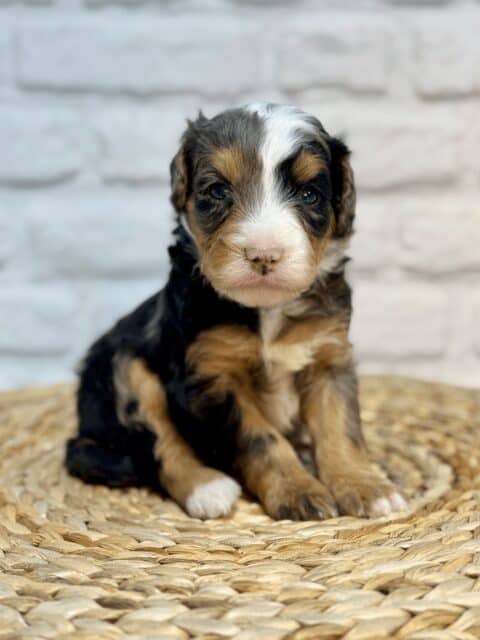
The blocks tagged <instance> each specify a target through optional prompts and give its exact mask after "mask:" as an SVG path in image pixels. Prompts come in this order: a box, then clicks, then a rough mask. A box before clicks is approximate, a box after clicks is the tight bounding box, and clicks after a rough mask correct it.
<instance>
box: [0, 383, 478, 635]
mask: <svg viewBox="0 0 480 640" xmlns="http://www.w3.org/2000/svg"><path fill="white" fill-rule="evenodd" d="M73 391H74V390H73V387H72V386H70V385H58V386H52V387H47V388H32V389H24V390H19V391H12V392H4V393H2V394H0V437H1V448H0V639H3V640H5V639H8V640H10V639H15V640H17V639H24V638H25V639H26V638H30V639H32V638H35V639H37V638H38V639H43V638H45V639H48V638H56V639H57V638H60V639H62V640H63V639H65V640H67V639H78V640H103V639H105V640H116V639H117V638H128V639H130V640H137V639H140V638H142V639H145V640H174V639H176V640H184V639H185V640H186V639H187V638H202V639H203V640H214V639H220V638H234V639H235V640H254V639H261V640H280V639H282V638H288V639H292V640H310V639H311V640H316V639H317V638H319V639H324V638H332V639H337V638H346V639H348V640H367V639H368V640H370V639H371V640H379V639H380V640H381V639H383V638H401V639H405V640H447V639H459V640H478V638H480V539H479V538H480V499H479V498H480V463H479V455H480V394H479V393H478V392H474V391H468V390H462V389H457V388H453V387H447V386H441V385H433V384H427V383H422V382H417V381H412V380H406V379H401V378H386V377H384V378H380V377H377V378H374V377H370V378H365V379H363V380H362V381H361V403H362V407H363V409H362V414H363V421H364V424H365V432H366V437H367V441H368V443H369V446H370V449H371V451H372V453H373V455H374V457H375V458H376V459H377V460H378V461H379V462H380V463H381V464H383V465H384V467H385V468H386V469H387V471H388V473H389V475H390V476H391V477H392V478H393V479H394V480H395V481H396V482H397V483H398V484H399V486H400V487H401V488H402V490H403V492H404V493H405V495H406V496H407V497H408V498H409V499H410V509H409V511H408V512H405V513H402V514H397V515H395V516H392V517H389V518H381V519H377V520H360V519H355V518H347V517H341V518H336V519H334V520H328V521H325V522H301V523H299V522H289V521H282V522H274V521H272V520H271V519H270V518H268V517H267V516H266V515H265V514H264V513H263V512H262V510H261V508H260V507H259V506H258V505H257V504H256V503H255V502H252V501H249V500H247V499H242V500H241V501H240V503H239V506H238V508H237V510H236V512H235V513H234V515H233V516H232V517H231V518H227V519H223V520H217V521H213V520H212V521H205V522H202V521H200V520H194V519H191V518H189V517H187V516H186V515H185V514H184V513H183V512H182V511H181V510H180V509H179V508H178V507H177V506H176V505H175V504H173V503H172V502H171V501H169V500H167V499H165V498H163V497H162V496H159V495H157V494H154V493H152V492H149V491H148V490H145V489H129V490H112V489H107V488H105V487H92V486H86V485H84V484H82V483H81V482H79V481H77V480H75V479H73V478H70V477H68V476H67V474H66V472H65V470H64V468H63V466H62V459H63V454H64V441H65V439H66V438H67V437H68V436H69V435H70V433H72V432H73V430H74V424H75V414H74V402H73Z"/></svg>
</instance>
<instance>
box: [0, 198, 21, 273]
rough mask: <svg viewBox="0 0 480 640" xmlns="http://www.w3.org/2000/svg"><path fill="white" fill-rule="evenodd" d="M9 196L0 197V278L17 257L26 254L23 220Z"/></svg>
mask: <svg viewBox="0 0 480 640" xmlns="http://www.w3.org/2000/svg"><path fill="white" fill-rule="evenodd" d="M17 207H18V200H17V206H15V205H14V204H13V202H12V199H11V198H8V197H5V196H4V197H3V198H1V199H0V280H1V279H2V276H4V274H5V273H7V272H8V270H9V268H10V267H11V266H12V263H14V262H15V261H16V260H17V259H18V258H20V260H22V259H23V260H25V259H26V256H27V252H28V249H27V246H26V233H25V220H24V217H23V215H22V214H23V211H19V209H18V208H17Z"/></svg>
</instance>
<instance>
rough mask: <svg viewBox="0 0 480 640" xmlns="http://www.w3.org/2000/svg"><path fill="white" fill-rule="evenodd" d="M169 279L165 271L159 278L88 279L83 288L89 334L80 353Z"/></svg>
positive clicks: (87, 331) (87, 333)
mask: <svg viewBox="0 0 480 640" xmlns="http://www.w3.org/2000/svg"><path fill="white" fill-rule="evenodd" d="M166 279H167V272H166V271H165V272H164V273H163V274H162V275H161V276H159V277H157V278H155V279H148V278H145V279H143V280H122V281H119V282H118V281H117V282H115V281H112V280H109V281H106V280H100V281H96V282H94V283H85V284H84V285H83V286H82V291H84V295H85V305H86V317H87V324H86V327H85V328H86V334H85V335H86V337H85V340H83V343H84V344H82V345H81V350H80V352H79V354H78V355H79V357H80V356H81V354H82V352H83V350H84V349H85V348H86V347H87V346H88V345H89V344H90V343H91V341H92V340H93V339H94V338H95V337H97V336H99V335H101V334H103V333H104V332H105V331H108V330H109V329H110V328H111V327H112V326H113V324H114V323H115V322H116V321H117V320H118V319H119V318H121V317H123V316H124V315H126V314H127V313H130V312H131V311H133V310H134V309H135V308H136V307H137V306H138V305H139V304H141V303H142V302H143V301H144V300H146V299H147V298H149V297H150V296H152V295H153V294H154V293H156V292H157V291H159V289H161V288H162V287H163V286H164V284H165V282H166Z"/></svg>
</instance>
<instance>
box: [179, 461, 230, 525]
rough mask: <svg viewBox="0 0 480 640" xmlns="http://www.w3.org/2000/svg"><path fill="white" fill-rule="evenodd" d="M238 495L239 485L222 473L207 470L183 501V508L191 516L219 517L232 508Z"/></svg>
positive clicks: (203, 517)
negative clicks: (207, 472) (205, 475)
mask: <svg viewBox="0 0 480 640" xmlns="http://www.w3.org/2000/svg"><path fill="white" fill-rule="evenodd" d="M239 495H240V486H239V485H238V484H237V483H236V482H235V480H233V479H232V478H230V477H228V476H226V475H225V474H224V473H220V472H218V471H213V470H209V475H208V476H207V477H204V478H202V479H201V480H200V481H199V483H198V484H196V486H195V488H194V489H193V491H192V493H191V494H190V495H189V496H188V498H187V500H186V502H185V510H186V511H187V513H188V515H190V516H192V517H193V518H202V519H205V518H219V517H221V516H226V515H228V514H229V513H230V511H231V510H232V508H233V506H234V504H235V502H236V500H237V498H238V497H239Z"/></svg>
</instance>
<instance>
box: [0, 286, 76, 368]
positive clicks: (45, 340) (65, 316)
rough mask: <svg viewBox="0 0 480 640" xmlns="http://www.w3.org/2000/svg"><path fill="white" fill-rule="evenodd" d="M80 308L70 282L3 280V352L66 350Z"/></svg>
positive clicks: (53, 352)
mask: <svg viewBox="0 0 480 640" xmlns="http://www.w3.org/2000/svg"><path fill="white" fill-rule="evenodd" d="M76 308H77V300H76V298H75V296H74V294H73V293H72V292H71V289H70V287H69V286H68V285H66V284H38V283H36V284H33V283H30V284H12V285H7V284H3V285H2V287H1V288H0V309H1V310H2V312H1V313H0V354H2V357H3V355H4V354H10V355H12V354H33V355H38V356H40V355H44V354H46V355H60V354H63V353H65V351H67V350H68V348H69V347H70V345H71V343H72V342H73V339H74V335H75V323H76V320H75V312H76Z"/></svg>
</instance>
